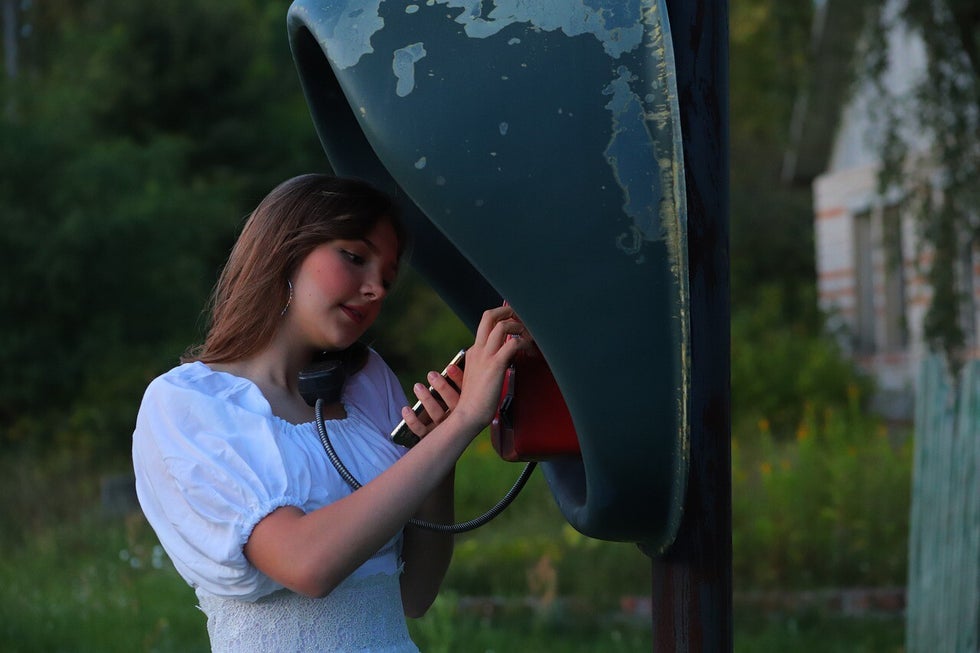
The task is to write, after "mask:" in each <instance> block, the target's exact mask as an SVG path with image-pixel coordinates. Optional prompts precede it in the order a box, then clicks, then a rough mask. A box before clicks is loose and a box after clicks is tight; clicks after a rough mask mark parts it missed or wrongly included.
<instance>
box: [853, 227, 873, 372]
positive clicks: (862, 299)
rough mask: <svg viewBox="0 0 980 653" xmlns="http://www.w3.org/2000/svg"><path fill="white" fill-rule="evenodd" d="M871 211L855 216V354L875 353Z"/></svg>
mask: <svg viewBox="0 0 980 653" xmlns="http://www.w3.org/2000/svg"><path fill="white" fill-rule="evenodd" d="M873 251H874V250H873V248H872V240H871V211H870V210H869V211H862V212H861V213H858V214H856V215H855V216H854V302H855V306H854V351H855V352H856V353H858V354H873V353H874V352H875V284H874V257H873V256H872V254H873Z"/></svg>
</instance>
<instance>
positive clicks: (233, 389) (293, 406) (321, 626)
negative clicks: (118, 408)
mask: <svg viewBox="0 0 980 653" xmlns="http://www.w3.org/2000/svg"><path fill="white" fill-rule="evenodd" d="M404 245H405V236H404V233H403V230H402V228H401V226H400V223H399V221H398V216H397V214H396V210H395V206H394V205H393V204H392V202H391V201H390V199H389V198H388V197H387V196H385V195H384V194H382V193H380V192H378V191H377V190H375V189H373V188H372V187H370V186H368V185H367V184H364V183H362V182H358V181H354V180H344V179H338V178H334V177H330V176H326V175H304V176H301V177H297V178H295V179H291V180H289V181H287V182H285V183H283V184H281V185H280V186H279V187H277V188H276V189H275V190H273V191H272V192H271V193H270V194H269V195H268V196H267V197H266V198H265V199H264V200H263V201H262V203H261V204H260V205H259V206H258V208H256V210H255V211H254V212H253V213H252V215H251V216H250V218H249V220H248V221H247V222H246V224H245V227H244V229H243V231H242V233H241V235H240V237H239V238H238V241H237V242H236V244H235V246H234V248H233V250H232V252H231V256H230V258H229V260H228V263H227V265H226V267H225V268H224V270H223V271H222V274H221V277H220V279H219V281H218V284H217V286H216V288H215V292H214V296H213V297H212V305H211V310H212V315H211V324H210V328H209V331H208V334H207V337H206V339H205V342H204V344H203V345H202V346H201V347H199V348H197V350H195V351H193V352H192V353H191V354H190V355H188V356H185V358H184V359H182V360H183V364H181V365H179V366H178V367H176V368H174V369H172V370H171V371H169V372H167V373H165V374H163V375H162V376H160V377H159V378H157V379H155V380H154V381H153V382H152V383H151V384H150V385H149V387H148V388H147V391H146V394H145V396H144V399H143V403H142V405H141V407H140V411H139V416H138V418H137V423H136V430H135V433H134V440H133V463H134V468H135V471H136V488H137V493H138V495H139V500H140V504H141V505H142V508H143V511H144V513H145V514H146V517H147V519H148V520H149V522H150V524H151V525H152V526H153V528H154V530H155V531H156V533H157V535H158V536H159V538H160V541H161V543H162V544H163V547H164V549H165V550H166V551H167V554H168V555H169V556H170V558H171V560H172V561H173V562H174V565H175V566H176V568H177V570H178V571H179V572H180V573H181V575H182V576H183V577H184V578H185V580H187V582H188V583H189V584H190V585H191V586H192V587H194V588H195V591H196V594H197V597H198V600H199V602H200V607H201V609H202V610H203V611H204V612H205V613H206V614H207V618H208V633H209V635H210V638H211V646H212V649H213V650H214V651H235V652H239V653H240V652H243V651H260V650H261V651H263V653H268V652H269V651H354V650H356V651H390V652H396V651H397V652H400V651H416V650H417V649H416V647H415V645H414V644H413V643H412V642H411V639H410V638H409V636H408V633H407V628H406V625H405V619H404V615H408V616H412V617H414V616H420V615H422V614H423V613H424V612H425V611H426V610H427V609H428V607H429V606H430V605H431V603H432V601H433V600H434V599H435V596H436V593H437V592H438V590H439V586H440V584H441V582H442V579H443V576H444V574H445V571H446V569H447V567H448V565H449V559H450V556H451V553H452V536H450V535H445V534H438V533H434V532H431V531H424V530H420V529H417V528H415V527H412V526H407V527H406V522H407V521H408V520H409V519H411V518H413V517H417V518H420V519H425V520H428V521H436V522H442V523H448V522H450V521H451V520H452V518H453V469H454V465H455V463H456V460H457V459H458V458H459V456H460V455H461V454H462V452H463V451H464V449H465V448H466V446H467V445H468V444H469V443H470V441H471V440H472V439H473V438H474V437H475V436H476V435H477V434H478V433H479V432H480V431H481V430H482V429H483V428H484V427H485V426H486V425H487V424H488V423H489V421H490V419H491V418H492V415H493V412H494V410H495V408H496V404H497V399H498V397H499V392H500V386H501V382H502V377H503V374H504V371H505V369H506V367H507V365H508V364H509V362H510V360H511V358H512V357H513V356H514V354H515V353H516V352H517V351H518V349H520V348H523V347H526V346H528V344H529V340H528V339H527V338H520V337H509V336H520V335H521V334H523V333H524V328H523V326H522V325H521V323H520V321H519V320H518V319H517V318H516V316H515V315H514V314H513V312H512V311H511V309H510V308H508V307H500V308H495V309H492V310H488V311H487V312H486V313H485V314H484V316H483V319H482V320H481V322H480V324H479V327H478V329H477V333H476V337H475V340H474V342H473V345H472V346H471V347H469V348H468V349H467V353H466V365H465V372H463V371H461V370H460V369H459V368H456V367H452V368H451V369H450V373H449V376H450V378H451V379H453V381H454V382H456V384H457V385H458V386H459V387H460V388H461V391H460V392H456V391H455V390H454V389H453V387H452V386H451V385H450V384H449V383H447V382H446V381H445V380H444V379H442V378H441V377H440V376H439V375H438V374H436V373H435V372H433V373H430V374H429V377H428V379H429V383H430V384H431V385H432V386H433V388H434V389H435V390H436V391H437V392H438V393H439V394H440V395H441V396H442V397H443V399H444V400H445V402H446V404H448V406H449V408H448V410H446V409H443V408H442V406H441V405H440V404H439V402H438V401H437V400H436V399H435V398H434V397H433V396H432V394H431V393H430V392H429V391H428V389H427V388H426V386H425V385H422V384H416V386H415V388H414V391H415V394H416V395H417V396H418V398H419V399H420V400H421V401H422V403H423V405H424V406H425V408H426V411H427V413H428V414H429V416H430V417H431V421H430V422H427V423H425V424H423V422H422V420H420V419H419V418H418V417H416V416H415V414H414V413H413V412H412V411H411V410H410V409H409V408H408V407H407V405H406V404H407V402H406V400H405V396H404V394H403V392H402V391H401V389H400V387H399V385H398V382H397V380H396V378H395V376H394V375H393V373H392V372H391V370H390V369H389V368H388V367H387V365H386V364H385V363H384V361H383V360H382V359H381V358H380V356H378V354H377V353H375V352H374V351H372V350H369V349H366V348H362V349H361V351H363V352H364V356H362V357H361V358H362V359H363V360H360V361H358V362H356V363H354V364H353V367H354V368H355V369H354V370H352V374H351V375H350V376H349V377H348V378H347V380H346V382H345V383H344V385H343V390H342V393H341V395H340V397H339V400H335V401H333V402H331V403H330V404H329V405H327V406H326V407H324V409H323V416H324V418H325V420H326V428H327V431H328V433H329V436H330V439H331V441H332V443H333V445H334V447H335V449H336V451H337V454H338V455H339V457H340V458H341V460H342V461H343V462H344V463H345V464H346V466H347V467H348V468H349V469H350V470H351V471H352V472H353V474H354V475H355V476H356V477H358V480H360V482H361V483H363V484H364V485H363V487H362V488H361V489H359V490H357V491H356V492H353V491H351V490H350V488H349V487H348V486H347V484H346V483H345V482H344V481H343V480H342V479H341V477H340V476H339V474H338V473H337V472H336V471H335V469H334V468H333V467H332V466H331V464H330V463H329V462H328V460H327V456H326V454H325V452H324V449H323V446H322V445H321V442H320V440H319V438H318V434H317V427H316V423H315V420H314V412H313V408H311V407H310V406H309V405H308V404H307V403H306V401H305V400H304V399H303V398H302V396H301V395H300V393H299V390H298V387H297V379H298V375H299V372H300V370H302V369H303V368H304V367H306V366H308V365H309V364H310V362H311V361H312V360H313V359H314V357H315V356H317V355H319V354H320V353H322V352H355V351H358V339H359V338H360V337H361V336H362V335H363V334H364V332H365V330H366V329H367V328H368V327H369V326H370V325H371V324H372V323H373V322H374V320H375V318H376V317H377V316H378V312H379V311H380V310H381V306H382V302H383V300H384V298H385V295H386V294H387V292H388V290H389V288H390V287H391V284H392V283H393V282H394V280H395V277H396V275H397V274H398V266H399V259H400V257H401V254H402V251H403V249H404ZM400 419H405V421H406V422H407V423H408V426H409V427H410V428H411V430H412V431H413V432H414V433H415V434H416V435H418V436H421V437H422V439H421V441H420V442H419V443H418V444H417V445H415V446H414V447H413V448H412V449H411V450H406V449H404V448H402V447H399V446H397V445H394V444H392V443H391V442H390V441H389V439H388V434H389V433H390V432H391V430H392V429H393V428H394V426H395V425H396V423H397V422H398V421H399V420H400Z"/></svg>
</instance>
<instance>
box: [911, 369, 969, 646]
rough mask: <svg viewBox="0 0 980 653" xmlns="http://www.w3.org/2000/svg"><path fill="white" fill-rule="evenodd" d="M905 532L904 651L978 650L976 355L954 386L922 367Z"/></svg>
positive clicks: (942, 372)
mask: <svg viewBox="0 0 980 653" xmlns="http://www.w3.org/2000/svg"><path fill="white" fill-rule="evenodd" d="M917 397H918V398H917V400H916V407H915V408H916V411H915V415H916V417H915V434H916V443H915V461H914V468H913V479H912V515H911V524H910V536H909V578H908V612H907V627H906V640H907V645H908V646H907V649H908V652H909V653H926V652H930V653H931V652H934V651H953V652H957V653H959V652H970V653H976V652H977V651H978V650H980V361H972V362H970V363H967V365H966V366H964V368H963V370H962V372H961V378H960V381H959V384H958V387H957V386H956V385H954V384H953V383H951V381H950V379H949V377H948V375H947V374H946V372H945V368H944V365H943V363H942V361H941V359H939V358H937V357H930V358H928V359H927V360H925V361H924V362H923V364H922V368H921V370H920V376H919V383H918V392H917Z"/></svg>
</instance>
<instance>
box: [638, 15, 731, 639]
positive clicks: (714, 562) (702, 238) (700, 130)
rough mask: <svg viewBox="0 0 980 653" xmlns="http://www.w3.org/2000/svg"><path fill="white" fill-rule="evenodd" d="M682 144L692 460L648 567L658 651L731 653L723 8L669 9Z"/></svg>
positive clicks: (725, 34)
mask: <svg viewBox="0 0 980 653" xmlns="http://www.w3.org/2000/svg"><path fill="white" fill-rule="evenodd" d="M667 10H668V15H669V16H670V30H671V37H672V39H673V43H674V59H675V66H676V72H677V87H678V100H679V104H680V114H681V126H682V132H683V141H684V164H685V182H686V185H687V207H688V218H687V219H688V256H689V262H688V264H689V271H690V293H691V315H690V318H691V368H692V369H691V379H692V390H691V449H690V450H691V459H690V473H689V477H688V488H687V494H686V498H685V503H684V516H683V518H682V521H681V526H680V531H679V533H678V536H677V539H676V540H675V542H674V544H673V545H672V546H671V547H670V548H669V549H668V550H667V551H666V553H664V554H663V555H660V556H654V557H653V574H652V576H653V577H652V581H653V583H652V585H653V587H652V615H651V616H652V620H653V648H654V650H656V651H678V652H684V651H706V652H712V653H714V652H716V651H731V650H732V647H733V618H732V517H731V419H730V413H731V411H730V382H729V369H730V363H729V355H730V346H729V323H730V312H729V272H728V270H729V260H728V178H729V177H728V5H727V2H725V1H724V0H667Z"/></svg>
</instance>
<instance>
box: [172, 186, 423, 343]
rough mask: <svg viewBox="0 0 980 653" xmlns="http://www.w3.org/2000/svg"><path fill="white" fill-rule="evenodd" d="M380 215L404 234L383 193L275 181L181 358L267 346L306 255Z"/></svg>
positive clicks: (351, 236)
mask: <svg viewBox="0 0 980 653" xmlns="http://www.w3.org/2000/svg"><path fill="white" fill-rule="evenodd" d="M381 220H387V221H388V222H390V223H391V225H392V227H393V228H394V230H395V234H396V235H397V237H398V244H399V248H398V255H399V257H400V256H401V255H402V253H403V252H404V249H405V240H406V235H405V231H404V228H403V226H402V224H401V221H400V219H399V215H398V210H397V207H396V205H395V204H394V202H393V201H392V199H391V198H390V197H388V196H387V195H386V194H384V193H382V192H381V191H379V190H377V189H375V188H374V187H373V186H371V185H369V184H367V183H365V182H363V181H358V180H354V179H343V178H338V177H333V176H330V175H324V174H307V175H301V176H299V177H294V178H292V179H289V180H288V181H285V182H283V183H281V184H280V185H279V186H277V187H276V188H275V189H273V191H272V192H271V193H269V194H268V195H267V196H266V197H265V199H263V200H262V202H261V203H260V204H259V205H258V207H256V209H255V210H254V211H253V212H252V214H251V215H250V216H249V218H248V220H247V221H246V222H245V226H244V227H243V229H242V233H241V234H240V235H239V237H238V240H237V241H236V242H235V246H234V247H233V248H232V250H231V254H230V256H229V257H228V263H227V264H226V265H225V267H224V269H223V270H222V271H221V276H220V277H219V279H218V283H217V285H216V286H215V288H214V292H213V293H212V295H211V300H210V302H209V308H210V313H211V319H210V325H209V327H208V333H207V337H206V338H205V340H204V344H203V345H200V346H197V347H194V348H192V349H190V350H188V352H187V353H185V354H184V356H182V357H181V361H182V362H185V363H187V362H191V361H202V362H205V363H222V362H230V361H235V360H241V359H243V358H247V357H248V356H250V355H251V354H254V353H255V352H258V351H260V350H261V349H262V348H263V347H265V346H266V345H268V344H269V342H270V341H271V340H272V337H273V335H275V332H276V328H277V327H278V325H279V320H280V319H281V312H282V308H283V307H284V306H286V302H287V301H288V300H289V286H288V283H287V282H288V280H289V278H290V276H291V275H292V274H293V272H294V271H295V270H296V268H297V267H298V266H299V265H300V263H302V261H303V259H305V258H306V255H307V254H309V253H310V252H311V251H312V250H314V249H315V248H316V247H318V246H320V245H322V244H323V243H325V242H327V241H331V240H338V239H339V240H357V239H360V238H363V237H365V236H366V235H367V234H368V233H369V232H370V231H371V230H372V229H373V228H374V227H375V225H377V224H378V223H379V222H380V221H381Z"/></svg>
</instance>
